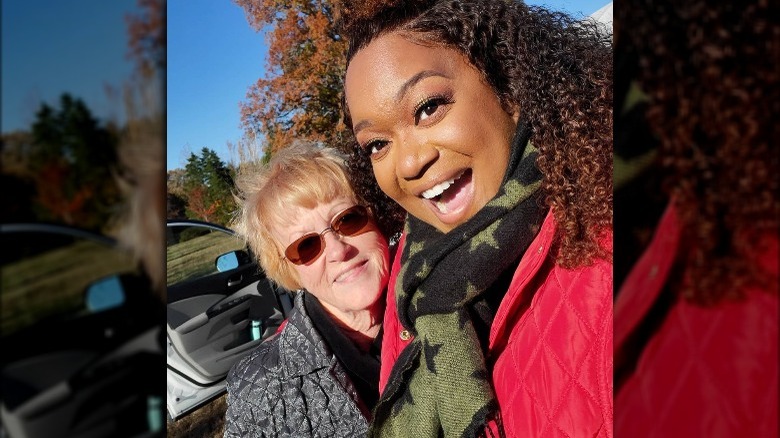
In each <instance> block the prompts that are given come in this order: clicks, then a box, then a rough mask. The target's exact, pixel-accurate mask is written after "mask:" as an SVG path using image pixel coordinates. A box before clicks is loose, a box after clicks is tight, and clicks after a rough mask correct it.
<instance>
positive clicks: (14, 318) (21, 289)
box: [0, 232, 137, 336]
mask: <svg viewBox="0 0 780 438" xmlns="http://www.w3.org/2000/svg"><path fill="white" fill-rule="evenodd" d="M2 246H3V251H2V252H3V256H2V259H1V261H0V262H1V266H0V298H1V301H2V304H1V305H0V320H1V326H2V327H1V328H0V333H2V335H3V336H8V335H10V334H12V333H14V332H17V331H19V330H21V329H24V328H26V327H29V326H31V325H33V324H36V323H39V322H41V321H44V320H47V319H52V318H70V317H78V316H80V315H83V314H86V313H89V312H90V311H91V310H90V308H89V307H88V305H87V300H86V293H87V291H88V290H89V288H90V287H93V286H94V285H95V284H99V283H100V282H101V280H102V279H105V278H107V277H110V276H113V275H119V274H122V273H134V272H137V264H136V263H135V261H134V260H133V258H132V256H131V255H130V254H129V253H127V252H125V251H123V250H120V249H119V248H117V247H115V246H114V245H113V244H109V243H107V242H103V241H98V240H91V239H86V238H82V237H79V236H72V235H68V234H59V233H47V232H19V233H7V232H4V233H3V235H2Z"/></svg>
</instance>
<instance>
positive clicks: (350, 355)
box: [303, 293, 383, 410]
mask: <svg viewBox="0 0 780 438" xmlns="http://www.w3.org/2000/svg"><path fill="white" fill-rule="evenodd" d="M303 302H304V306H305V307H306V311H307V312H308V313H309V317H310V318H311V320H312V322H313V323H314V327H315V328H316V329H317V331H319V332H320V335H322V337H323V338H324V339H325V341H326V342H327V343H328V346H330V348H331V350H332V351H333V354H335V355H336V358H337V359H338V360H339V362H341V364H342V365H343V366H344V369H345V370H346V371H347V375H349V378H350V380H352V383H353V384H354V385H355V389H356V390H357V392H358V395H360V398H361V400H363V402H364V403H365V404H366V407H367V408H368V409H369V410H373V409H374V406H375V405H376V402H377V400H378V399H379V363H380V352H381V348H382V332H383V331H382V330H381V329H380V331H379V334H378V335H377V337H376V339H375V340H374V342H373V343H372V344H371V348H370V349H369V351H368V352H363V351H361V350H360V349H359V348H358V347H357V346H356V345H355V343H354V342H352V340H351V339H349V338H348V337H347V336H346V335H345V334H344V333H343V332H342V331H341V329H339V327H338V326H337V325H336V324H335V323H334V322H333V319H332V317H331V316H330V314H329V313H328V312H327V311H326V310H325V309H324V308H323V307H322V304H320V302H319V300H318V299H317V298H316V297H314V296H313V295H312V294H310V293H305V295H304V298H303Z"/></svg>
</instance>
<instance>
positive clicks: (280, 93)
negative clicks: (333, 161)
mask: <svg viewBox="0 0 780 438" xmlns="http://www.w3.org/2000/svg"><path fill="white" fill-rule="evenodd" d="M234 1H235V3H236V4H238V5H239V6H240V7H241V8H243V9H244V12H245V13H246V17H247V20H248V21H249V24H250V25H251V26H252V27H253V28H254V29H255V30H257V31H267V33H266V35H267V40H268V64H267V66H266V75H265V77H264V78H261V79H259V80H258V81H257V82H256V83H255V84H254V85H252V86H251V87H250V88H249V91H248V92H247V97H246V100H245V101H244V102H241V104H240V106H241V123H242V125H243V127H244V130H245V132H246V134H247V136H248V137H249V138H257V137H258V136H262V137H264V139H265V144H266V148H267V150H268V151H270V152H271V153H272V152H273V151H276V150H278V149H280V148H283V147H285V146H287V145H289V144H290V143H291V142H292V141H294V140H311V141H321V142H324V143H327V144H331V145H337V144H339V142H340V141H342V138H343V136H344V134H345V133H347V132H346V131H347V130H346V127H345V125H344V123H343V122H342V121H341V112H340V111H341V110H340V102H341V96H342V78H343V76H344V72H345V56H344V53H345V51H346V43H345V42H344V41H343V40H342V38H341V36H340V35H339V34H338V33H337V32H336V31H335V27H334V10H335V9H336V8H337V7H338V6H339V5H338V3H337V2H338V1H339V0H234Z"/></svg>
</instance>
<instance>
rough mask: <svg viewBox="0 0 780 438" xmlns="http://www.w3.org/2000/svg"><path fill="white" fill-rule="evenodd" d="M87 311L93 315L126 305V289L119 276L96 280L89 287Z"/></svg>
mask: <svg viewBox="0 0 780 438" xmlns="http://www.w3.org/2000/svg"><path fill="white" fill-rule="evenodd" d="M85 301H86V305H87V310H89V311H90V312H92V313H97V312H102V311H104V310H108V309H113V308H115V307H119V306H121V305H122V304H124V303H125V289H124V287H123V286H122V281H121V280H120V279H119V276H118V275H110V276H108V277H103V278H101V279H99V280H96V281H95V282H93V283H92V284H90V285H89V286H88V287H87V292H86V299H85Z"/></svg>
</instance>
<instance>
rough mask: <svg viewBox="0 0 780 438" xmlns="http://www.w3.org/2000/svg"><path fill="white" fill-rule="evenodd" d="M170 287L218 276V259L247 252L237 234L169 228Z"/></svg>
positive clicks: (187, 227) (198, 227) (198, 229)
mask: <svg viewBox="0 0 780 438" xmlns="http://www.w3.org/2000/svg"><path fill="white" fill-rule="evenodd" d="M167 240H168V243H167V258H166V259H167V279H168V281H167V284H168V287H170V286H173V285H176V284H179V283H182V282H185V281H190V280H194V279H198V278H202V277H205V276H208V275H211V274H215V273H217V272H218V271H217V258H218V257H219V256H220V255H222V254H225V253H228V252H231V251H236V250H241V249H245V247H246V246H245V245H244V243H243V242H242V241H241V240H240V239H238V238H237V237H235V236H234V235H233V234H231V233H229V232H227V231H222V230H218V229H215V228H210V227H207V226H199V225H170V224H169V225H168V239H167Z"/></svg>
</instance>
